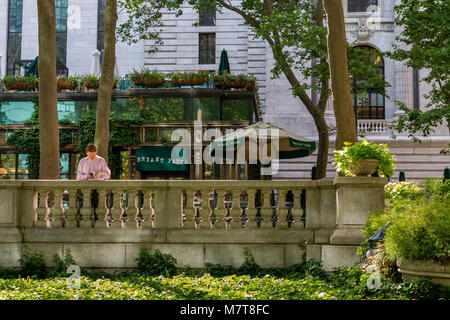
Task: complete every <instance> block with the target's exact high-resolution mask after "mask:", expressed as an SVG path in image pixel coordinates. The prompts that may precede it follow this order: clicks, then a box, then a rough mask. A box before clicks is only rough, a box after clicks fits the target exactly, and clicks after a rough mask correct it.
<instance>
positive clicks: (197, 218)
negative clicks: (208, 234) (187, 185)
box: [193, 190, 203, 229]
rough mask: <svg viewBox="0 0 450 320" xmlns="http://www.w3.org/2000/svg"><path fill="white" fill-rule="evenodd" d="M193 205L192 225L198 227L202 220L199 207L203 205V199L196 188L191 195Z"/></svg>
mask: <svg viewBox="0 0 450 320" xmlns="http://www.w3.org/2000/svg"><path fill="white" fill-rule="evenodd" d="M193 207H194V216H193V220H194V226H195V228H196V229H200V224H201V223H202V221H203V218H202V215H201V209H202V207H203V199H202V193H201V191H200V190H196V191H195V193H194V195H193Z"/></svg>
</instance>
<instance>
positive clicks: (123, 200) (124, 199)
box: [119, 190, 130, 229]
mask: <svg viewBox="0 0 450 320" xmlns="http://www.w3.org/2000/svg"><path fill="white" fill-rule="evenodd" d="M119 194H120V197H119V198H120V206H121V208H122V213H121V215H120V217H119V219H120V224H121V226H122V228H124V229H126V228H127V222H128V220H129V219H128V212H127V211H128V209H129V207H130V194H129V191H128V190H123V191H120V192H119Z"/></svg>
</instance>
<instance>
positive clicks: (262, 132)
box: [211, 121, 316, 160]
mask: <svg viewBox="0 0 450 320" xmlns="http://www.w3.org/2000/svg"><path fill="white" fill-rule="evenodd" d="M277 132H278V135H277V137H278V150H276V147H275V144H272V141H271V139H274V135H275V134H276V133H277ZM260 139H263V140H265V139H267V142H268V144H271V147H270V150H271V151H274V152H278V156H279V159H294V158H302V157H307V156H309V155H311V154H312V153H313V152H314V150H316V143H315V141H312V140H309V139H306V138H304V137H301V136H299V135H296V134H295V133H292V132H289V131H287V130H284V129H281V128H279V127H277V126H274V125H272V124H270V123H265V122H261V121H260V122H257V123H255V124H252V125H249V126H247V127H244V128H242V130H241V131H238V132H236V133H233V134H228V135H225V136H223V137H221V138H217V139H216V140H214V142H213V143H212V144H211V148H212V149H213V150H214V149H217V148H218V147H219V146H221V147H222V149H223V150H226V148H230V146H231V147H232V148H234V149H235V150H239V149H240V148H242V147H244V146H245V148H246V149H245V150H246V155H245V156H246V160H252V156H251V155H250V154H249V150H250V144H256V146H257V144H258V143H259V142H260ZM253 147H255V146H253ZM258 157H259V156H258ZM258 160H261V159H258Z"/></svg>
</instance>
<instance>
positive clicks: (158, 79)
mask: <svg viewBox="0 0 450 320" xmlns="http://www.w3.org/2000/svg"><path fill="white" fill-rule="evenodd" d="M129 78H130V80H131V81H132V82H133V84H134V85H135V86H137V87H145V88H148V87H159V86H161V85H163V84H164V75H163V74H161V73H159V72H157V71H156V70H153V71H150V70H149V69H142V70H141V71H136V70H135V71H134V72H133V73H132V74H130V76H129Z"/></svg>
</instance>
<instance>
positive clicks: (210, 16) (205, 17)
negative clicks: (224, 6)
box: [198, 9, 216, 26]
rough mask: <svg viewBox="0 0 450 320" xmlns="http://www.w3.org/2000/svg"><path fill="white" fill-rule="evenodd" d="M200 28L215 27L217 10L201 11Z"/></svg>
mask: <svg viewBox="0 0 450 320" xmlns="http://www.w3.org/2000/svg"><path fill="white" fill-rule="evenodd" d="M198 22H199V25H200V26H215V25H216V10H215V9H212V10H211V11H209V10H200V12H199V19H198Z"/></svg>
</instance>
